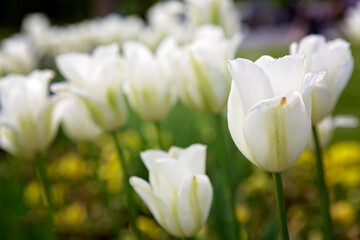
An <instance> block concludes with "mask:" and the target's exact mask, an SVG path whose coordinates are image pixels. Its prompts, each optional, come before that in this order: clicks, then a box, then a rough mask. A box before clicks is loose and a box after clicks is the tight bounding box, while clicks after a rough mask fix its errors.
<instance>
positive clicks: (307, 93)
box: [300, 71, 326, 117]
mask: <svg viewBox="0 0 360 240" xmlns="http://www.w3.org/2000/svg"><path fill="white" fill-rule="evenodd" d="M325 76H326V72H324V71H323V72H319V73H306V74H305V78H304V81H303V83H302V86H300V93H301V95H302V98H303V101H304V104H305V107H306V112H307V113H308V116H309V117H311V114H312V96H311V93H312V90H313V88H314V86H315V85H316V84H319V83H320V82H321V81H324V80H325Z"/></svg>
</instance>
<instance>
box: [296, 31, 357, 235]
mask: <svg viewBox="0 0 360 240" xmlns="http://www.w3.org/2000/svg"><path fill="white" fill-rule="evenodd" d="M290 52H291V54H293V55H297V54H305V55H306V69H307V70H308V71H327V76H326V77H325V78H324V79H323V80H322V81H319V82H317V83H316V84H315V86H314V89H313V91H312V107H313V109H312V125H313V128H312V132H313V139H314V143H315V144H314V145H315V148H316V156H317V157H316V171H317V178H318V179H317V181H318V187H319V192H320V196H319V197H320V201H321V207H322V214H323V220H324V221H323V222H324V237H325V239H332V227H331V225H332V224H331V217H330V198H329V193H328V189H327V186H326V183H325V179H324V169H323V163H322V149H321V146H320V145H321V138H320V136H319V134H318V131H317V129H316V128H317V124H318V123H319V122H320V121H321V120H322V119H324V117H326V116H327V115H329V114H331V112H332V111H333V109H334V107H335V106H336V103H337V101H338V99H339V97H340V94H341V93H342V91H343V90H344V88H345V86H346V84H347V82H348V81H349V79H350V76H351V74H352V71H353V68H354V60H353V57H352V55H351V51H350V44H349V43H348V42H346V41H345V40H343V39H335V40H332V41H328V42H326V39H325V38H324V37H323V36H321V35H309V36H306V37H305V38H303V39H302V40H301V41H300V42H299V44H298V43H292V44H291V46H290Z"/></svg>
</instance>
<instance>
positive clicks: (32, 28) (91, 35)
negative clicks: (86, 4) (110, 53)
mask: <svg viewBox="0 0 360 240" xmlns="http://www.w3.org/2000/svg"><path fill="white" fill-rule="evenodd" d="M143 27H144V22H143V21H142V20H141V18H140V17H138V16H128V17H121V16H120V15H117V14H110V15H108V16H106V17H104V18H95V19H91V20H85V21H82V22H79V23H75V24H69V25H65V26H51V25H50V22H49V20H48V19H47V17H46V16H45V15H43V14H40V13H37V14H31V15H29V16H27V17H26V18H25V19H24V21H23V26H22V29H23V31H24V32H25V33H26V34H27V35H28V36H30V38H31V40H32V41H33V42H34V44H35V46H36V47H37V49H38V51H39V52H40V53H41V54H42V55H48V56H51V57H54V56H57V55H59V54H64V53H69V52H85V53H88V52H90V51H91V50H92V49H93V48H94V47H96V46H98V45H107V44H111V43H118V44H120V43H122V42H123V41H125V40H129V39H136V38H138V37H139V35H140V30H141V29H143ZM99 29H101V31H99Z"/></svg>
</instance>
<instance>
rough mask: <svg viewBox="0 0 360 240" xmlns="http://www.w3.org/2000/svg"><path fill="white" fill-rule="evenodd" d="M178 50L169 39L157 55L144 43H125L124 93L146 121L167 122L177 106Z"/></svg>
mask: <svg viewBox="0 0 360 240" xmlns="http://www.w3.org/2000/svg"><path fill="white" fill-rule="evenodd" d="M175 48H176V45H175V42H174V41H173V40H171V39H166V40H164V42H163V43H162V44H161V45H160V46H159V48H158V50H157V52H156V54H155V55H154V54H153V53H152V52H151V51H150V49H149V48H147V47H146V46H145V45H143V44H142V43H140V42H125V43H124V46H123V49H124V58H125V65H126V66H125V68H124V69H125V81H126V82H125V89H124V90H125V93H126V95H127V97H128V99H129V103H130V105H131V107H132V108H133V109H134V110H135V112H136V113H138V114H139V115H140V116H141V117H142V118H143V119H145V120H149V121H161V120H163V119H164V118H165V117H167V115H168V114H169V111H170V110H171V109H172V108H173V107H174V105H175V103H176V100H177V88H176V81H175V80H176V75H175V74H174V72H173V71H172V68H174V67H173V65H174V64H173V61H172V55H173V51H175Z"/></svg>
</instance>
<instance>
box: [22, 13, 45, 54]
mask: <svg viewBox="0 0 360 240" xmlns="http://www.w3.org/2000/svg"><path fill="white" fill-rule="evenodd" d="M21 29H22V31H23V32H24V33H25V34H26V35H27V36H28V37H29V38H30V39H31V41H32V42H33V44H34V45H35V47H36V50H37V51H38V53H39V55H44V53H45V51H46V48H47V35H48V32H49V31H50V20H49V19H48V18H47V16H46V15H44V14H42V13H33V14H29V15H27V16H26V17H25V18H24V20H23V22H22V26H21Z"/></svg>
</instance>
